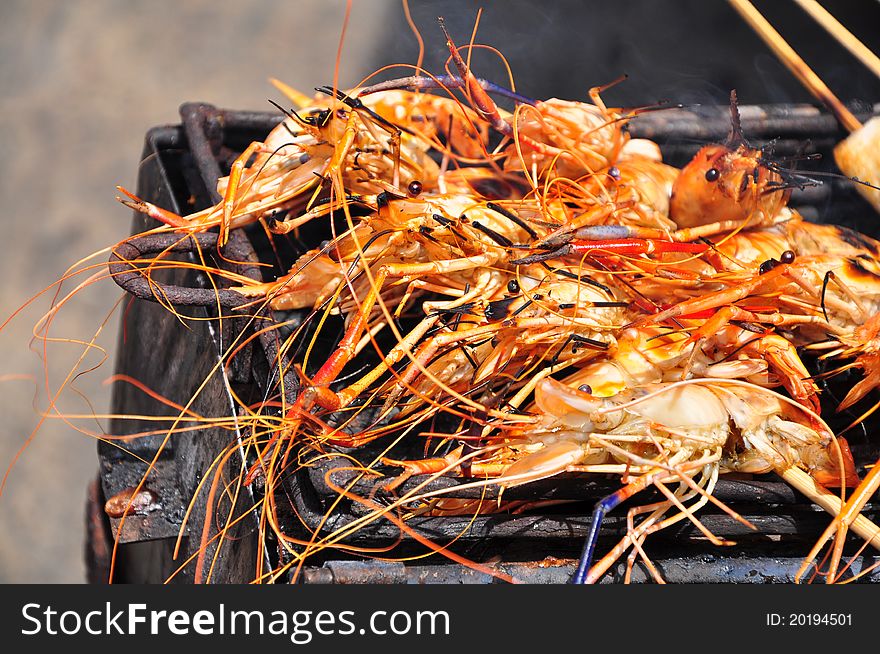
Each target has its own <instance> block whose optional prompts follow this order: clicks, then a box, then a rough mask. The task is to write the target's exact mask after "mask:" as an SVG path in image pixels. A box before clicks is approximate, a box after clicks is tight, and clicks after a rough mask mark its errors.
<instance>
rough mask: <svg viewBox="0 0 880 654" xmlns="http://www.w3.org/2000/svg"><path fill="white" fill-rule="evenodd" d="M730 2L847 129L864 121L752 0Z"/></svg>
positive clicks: (858, 125) (855, 126)
mask: <svg viewBox="0 0 880 654" xmlns="http://www.w3.org/2000/svg"><path fill="white" fill-rule="evenodd" d="M730 4H731V5H733V8H734V9H736V10H737V11H738V12H739V14H740V15H741V16H742V17H743V19H744V20H745V21H746V22H747V23H748V24H749V25H750V26H751V28H752V29H753V30H755V32H757V33H758V36H760V37H761V38H762V39H763V40H764V43H766V44H767V45H768V46H769V47H770V49H771V50H773V52H774V53H775V54H776V56H777V57H779V59H780V60H781V61H782V63H783V64H785V67H786V68H788V69H789V70H790V71H791V72H792V74H793V75H794V76H795V77H797V78H798V79H799V80H800V82H801V84H803V85H804V86H806V87H807V89H808V90H809V91H810V93H812V94H813V96H815V97H816V99H818V100H819V101H820V102H821V103H822V104H824V105H825V106H826V107H828V109H829V110H830V111H831V113H833V114H834V115H835V116H836V117H837V120H838V121H840V124H841V125H843V126H844V127H845V128H846V129H847V131H849V132H855V131H857V130H858V129H859V128H860V127H861V126H862V124H861V123H860V122H859V119H858V118H856V117H855V116H854V115H853V114H852V112H851V111H850V110H849V109H847V108H846V107H845V106H844V105H843V103H842V102H841V101H840V100H838V99H837V96H835V95H834V93H832V91H831V89H829V88H828V87H827V86H826V85H825V82H823V81H822V80H821V79H820V78H819V76H818V75H816V73H814V72H813V70H812V69H811V68H810V67H809V66H808V65H807V62H805V61H804V60H803V59H801V57H800V55H799V54H798V53H797V52H795V51H794V48H792V47H791V46H790V45H789V44H788V43H787V42H786V41H785V39H783V38H782V35H781V34H780V33H779V32H777V31H776V29H775V28H774V27H773V26H772V25H771V24H770V23H769V22H768V21H767V19H766V18H764V17H763V16H762V15H761V13H760V12H759V11H758V10H757V9H755V6H754V5H753V4H752V3H751V2H749V0H730Z"/></svg>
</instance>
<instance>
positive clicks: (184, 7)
mask: <svg viewBox="0 0 880 654" xmlns="http://www.w3.org/2000/svg"><path fill="white" fill-rule="evenodd" d="M756 3H757V4H758V5H759V6H760V7H761V8H762V9H763V10H764V11H766V12H768V15H769V16H770V17H771V19H772V20H773V21H774V22H776V24H777V25H780V26H781V27H782V26H784V27H785V29H784V30H783V31H784V32H785V34H786V36H787V37H788V38H790V39H792V43H793V45H794V46H795V47H796V48H797V49H798V50H800V51H801V52H802V53H803V54H804V56H805V57H806V58H807V59H808V61H809V62H810V64H811V65H813V66H815V67H816V70H817V72H818V73H819V74H820V75H821V76H822V77H823V78H825V79H826V80H827V81H828V82H829V84H830V85H831V86H832V87H833V88H834V89H835V90H836V91H837V92H838V93H840V94H841V96H842V97H843V98H844V99H850V98H860V99H862V100H866V101H869V102H877V101H878V100H880V82H878V81H877V80H876V79H875V78H873V77H872V76H870V75H868V74H866V72H865V71H864V70H863V69H861V68H860V67H859V66H858V65H857V64H854V62H853V61H852V59H851V58H850V57H848V55H846V54H845V53H843V52H842V51H841V50H840V48H838V47H837V46H835V45H833V44H830V43H829V40H828V38H827V37H825V36H824V35H823V33H822V32H821V30H820V29H819V28H817V27H816V26H815V25H813V24H811V23H810V21H809V19H806V18H804V16H803V15H801V14H800V13H799V10H798V9H796V8H794V5H793V3H779V2H770V0H761V1H760V2H758V1H757V0H756ZM411 4H412V5H413V16H414V17H415V18H416V20H417V21H418V23H419V25H420V27H421V28H422V30H423V33H424V35H425V37H426V40H427V42H428V43H427V44H428V59H427V61H428V62H429V65H430V67H431V68H432V70H435V71H437V70H438V67H439V66H441V65H442V62H443V60H444V58H445V56H446V52H445V49H444V45H443V41H442V39H440V38H439V34H438V30H437V27H436V22H435V17H436V16H438V15H444V16H445V17H446V18H447V23H448V25H449V26H450V29H451V30H452V31H453V33H454V34H456V35H458V36H457V38H458V39H459V40H460V41H461V42H465V41H466V40H467V38H468V36H469V35H470V30H471V28H472V25H473V19H474V15H475V13H476V9H477V8H478V7H479V6H485V7H486V12H485V13H484V15H483V21H482V23H481V27H480V32H479V35H480V39H481V40H483V41H485V42H488V43H491V44H493V45H496V46H498V47H499V48H500V49H502V50H503V51H504V53H505V54H506V55H507V56H508V58H509V60H510V63H511V66H512V69H513V72H514V74H515V76H516V78H517V83H518V88H519V89H520V90H521V91H522V92H524V93H526V94H527V95H533V96H535V97H544V96H552V95H556V96H558V97H565V98H570V99H584V97H585V92H586V89H587V88H589V87H590V86H593V85H597V84H602V83H605V82H608V81H610V80H612V79H614V78H615V77H617V76H618V75H620V74H621V73H629V74H630V81H628V82H627V83H626V84H624V85H622V86H621V87H618V88H616V89H613V90H612V91H610V92H609V94H608V96H607V97H608V100H609V102H610V103H612V104H613V103H621V104H627V103H632V104H639V103H641V104H650V103H652V102H654V101H656V100H659V99H661V98H669V99H671V100H672V101H676V102H693V101H702V102H722V103H723V102H724V101H725V98H726V97H727V94H728V93H729V90H730V88H732V87H736V88H737V89H739V90H740V91H741V92H740V98H741V101H743V102H745V103H762V102H803V101H809V97H808V96H807V95H806V94H805V92H804V91H803V90H802V89H801V88H800V87H799V85H798V84H797V83H795V82H793V81H792V80H791V78H790V76H789V75H788V74H787V73H786V71H785V70H784V68H783V67H782V66H781V65H780V64H779V63H778V62H777V61H775V59H774V58H773V57H772V55H770V54H769V53H768V51H767V50H766V48H764V47H763V46H762V44H761V43H760V41H759V40H758V39H757V38H756V37H755V36H754V35H753V34H751V32H750V31H749V30H748V28H746V27H745V26H744V25H743V24H742V23H741V21H740V20H739V19H738V18H737V17H736V16H735V14H733V13H732V10H731V9H730V8H729V6H728V5H727V3H726V2H723V1H722V0H716V2H705V1H704V0H677V1H676V2H662V3H661V2H658V1H655V0H627V1H625V2H624V1H621V2H617V3H609V2H604V1H599V0H595V1H593V0H591V1H590V2H585V1H582V0H556V1H554V2H542V3H538V2H529V1H527V0H485V1H483V2H477V1H476V0H411ZM823 4H825V6H827V7H828V8H829V9H831V10H832V11H833V12H834V13H836V14H837V15H839V16H840V17H841V18H842V19H843V20H844V21H845V22H847V24H848V25H850V27H851V28H853V29H855V30H856V31H857V33H858V34H859V35H860V36H861V37H862V38H864V39H867V40H868V44H869V45H870V46H871V47H873V48H874V49H875V50H877V49H880V47H878V46H880V43H878V40H880V34H878V33H877V31H876V30H871V29H870V28H869V27H868V26H870V25H876V24H877V23H876V20H877V19H878V12H880V5H878V4H877V3H876V2H873V1H870V0H863V1H862V2H857V3H856V2H851V1H850V0H824V3H823ZM344 7H345V3H344V2H343V0H236V1H235V2H229V1H228V2H219V1H218V0H188V1H186V2H181V1H178V0H149V1H148V0H138V1H136V2H131V1H123V0H91V1H90V2H79V3H74V2H66V1H63V0H54V1H53V0H37V1H26V0H0V207H2V225H3V231H2V232H0V233H2V237H3V238H2V240H0V280H2V282H0V320H5V318H6V317H7V316H8V315H9V314H10V313H12V311H14V310H15V309H16V307H18V306H20V305H21V304H22V303H23V302H25V300H26V299H27V298H29V297H32V296H33V295H34V294H36V293H38V292H39V291H40V290H41V289H43V288H44V287H46V286H47V285H48V284H51V283H52V282H53V281H54V280H56V279H58V277H59V276H61V275H62V274H63V273H64V270H65V268H66V267H67V266H68V265H70V264H72V263H73V262H75V261H77V260H78V259H80V258H82V257H84V256H86V255H88V254H89V253H92V252H94V251H96V250H100V249H101V248H104V247H106V246H108V245H111V244H113V243H115V242H116V241H118V240H119V239H121V238H122V237H124V236H125V235H126V234H127V232H128V229H129V222H130V212H129V211H128V210H127V209H125V208H124V207H122V206H121V205H119V204H117V203H116V202H115V200H114V196H115V195H116V191H115V189H114V186H115V185H116V184H122V185H124V186H127V187H131V188H133V187H134V185H135V180H136V175H137V160H138V157H139V156H140V152H141V148H142V142H143V136H144V133H145V131H146V130H147V129H148V128H149V127H151V126H153V125H157V124H161V123H171V122H178V117H177V107H178V106H179V105H180V104H181V103H182V102H185V101H205V102H210V103H213V104H216V105H219V106H224V107H230V108H237V109H258V110H265V109H268V108H269V105H268V103H267V102H266V98H267V97H272V98H276V99H279V98H278V95H277V93H276V92H275V91H274V89H272V87H271V86H270V85H269V84H268V83H267V81H266V80H267V78H268V77H278V78H280V79H282V80H285V81H287V82H288V83H290V84H292V85H293V86H296V87H298V88H301V89H303V90H306V91H307V90H309V89H311V88H312V87H314V86H316V85H319V84H326V83H329V82H331V81H332V79H333V65H334V60H335V56H336V48H337V44H338V38H339V30H340V28H341V25H342V17H343V13H344ZM402 15H403V12H402V11H401V9H400V2H399V0H359V1H358V2H355V3H354V10H353V15H352V19H351V24H350V29H349V32H348V36H347V39H346V44H345V50H344V52H343V57H342V68H341V72H340V80H339V81H340V85H342V86H346V85H352V84H354V83H356V82H357V81H358V80H359V79H360V77H361V76H362V75H365V74H367V73H368V72H370V71H372V70H373V69H375V68H377V67H378V66H380V65H383V64H386V63H390V62H408V63H414V62H415V57H416V53H417V50H416V46H415V41H414V39H413V38H412V36H411V34H410V33H409V30H408V28H407V26H406V24H405V22H404V20H403V18H402ZM475 61H476V62H478V65H479V66H480V69H479V72H480V74H482V75H485V76H488V77H491V78H493V79H498V80H499V81H503V80H504V79H505V77H504V76H503V71H501V69H500V68H498V67H497V65H495V63H496V62H495V60H494V57H493V56H491V55H487V54H485V52H479V53H477V54H476V55H475ZM493 66H494V67H493ZM105 259H106V255H102V256H100V257H99V258H98V259H97V261H104V260H105ZM75 281H76V282H78V281H82V279H78V280H75ZM119 297H120V293H119V292H118V291H117V289H116V287H115V285H113V284H112V283H109V282H103V283H101V284H100V285H98V286H93V287H90V288H87V289H85V290H84V291H83V292H81V293H79V294H78V295H77V296H76V297H75V299H74V300H72V301H71V302H70V303H69V304H67V305H65V306H64V307H63V309H62V311H61V312H60V313H59V315H58V316H57V317H56V318H55V321H54V323H53V327H52V335H53V336H57V337H59V338H67V339H80V340H86V341H88V340H89V339H91V338H92V336H93V335H94V334H95V331H96V330H97V329H98V328H99V327H100V326H101V324H102V321H103V319H104V318H105V317H106V316H107V315H108V313H109V312H110V310H111V308H112V307H113V305H114V303H115V302H116V300H117V299H118V298H119ZM49 303H50V297H49V296H46V297H43V298H40V299H39V300H38V301H37V302H36V303H35V304H34V305H33V306H32V307H30V308H29V309H28V310H27V311H26V312H24V313H23V314H22V315H20V316H18V317H17V318H16V319H15V320H14V321H13V322H11V323H10V324H8V325H6V326H5V327H3V329H2V331H0V416H2V420H0V424H2V427H0V471H2V470H3V469H5V467H6V465H7V464H9V463H10V462H11V461H12V459H13V457H14V455H15V452H16V451H17V450H18V449H19V448H20V447H21V445H22V444H23V443H24V442H25V441H26V440H27V439H28V437H29V434H31V432H32V430H34V428H35V427H36V426H37V424H38V415H37V414H38V411H39V410H43V409H45V408H46V406H47V399H46V391H45V382H44V381H43V371H42V367H41V359H40V357H39V350H40V345H39V343H37V344H36V345H35V346H34V348H35V349H36V351H31V350H29V349H28V341H29V337H30V330H31V328H32V326H33V325H34V323H35V322H36V321H37V320H38V319H39V317H40V315H41V314H42V313H43V312H45V311H46V310H47V309H48V307H49ZM116 331H117V322H116V321H115V320H114V319H111V320H110V322H109V323H108V324H107V325H106V327H105V328H104V330H103V332H102V333H101V334H100V335H99V338H98V340H97V342H98V343H99V344H100V345H102V346H103V347H104V348H106V349H107V352H108V355H109V356H110V357H112V355H113V352H112V349H113V345H114V343H115V338H116ZM81 350H82V347H81V346H75V345H72V344H70V343H57V344H54V345H53V346H52V348H51V350H50V357H49V359H50V363H51V370H50V372H49V388H50V390H51V391H52V392H54V391H55V390H56V389H57V388H58V387H59V385H60V384H61V383H62V382H63V381H64V379H65V374H66V373H67V371H68V370H69V369H70V367H71V365H73V364H74V363H75V362H76V358H77V356H78V355H79V353H80V352H81ZM99 360H100V356H99V354H98V351H97V350H95V351H94V353H92V354H90V355H89V356H87V358H86V360H85V361H84V362H83V363H82V364H81V366H80V368H81V369H84V368H88V367H91V366H92V365H94V364H96V363H97V362H98V361H99ZM111 373H112V362H111V361H108V362H107V363H106V364H105V365H104V366H103V367H101V368H100V369H98V370H97V371H96V372H94V373H92V374H89V375H83V376H81V377H79V378H77V379H76V380H75V383H74V384H73V385H72V386H71V387H70V388H69V389H68V390H67V391H66V392H65V394H64V398H63V400H62V401H61V403H60V406H61V407H62V409H63V411H64V412H66V413H85V414H89V413H92V412H95V413H104V412H106V411H107V409H108V406H109V391H108V389H107V388H106V387H104V386H102V384H101V382H102V380H104V379H105V378H106V377H107V376H109V375H110V374H111ZM38 389H39V392H37V390H38ZM35 392H37V394H36V395H35ZM78 424H79V425H80V426H82V427H87V428H89V429H93V430H94V431H100V429H101V425H100V421H98V422H97V423H96V422H95V421H94V420H92V421H87V420H82V421H79V423H78ZM96 465H97V459H96V455H95V442H94V440H93V439H92V438H89V437H86V436H83V435H80V434H78V433H77V432H76V431H75V430H74V429H72V428H71V427H70V426H68V425H65V424H64V423H62V422H61V421H59V420H58V419H57V418H50V419H48V420H47V421H46V422H45V423H44V424H43V425H42V426H41V428H40V429H39V431H38V432H37V433H36V436H35V438H34V439H33V442H32V444H31V446H30V447H29V448H28V449H27V451H26V452H25V453H24V455H23V456H22V457H21V459H20V460H18V461H17V462H16V463H15V465H14V467H13V469H12V472H11V474H10V476H9V479H8V483H7V484H6V487H5V489H4V491H3V495H2V497H0V582H12V581H27V582H47V581H65V582H78V581H82V580H84V564H83V562H82V561H83V559H82V549H83V505H84V500H85V487H86V483H87V482H88V480H89V479H90V478H91V477H92V476H93V475H94V472H95V468H96Z"/></svg>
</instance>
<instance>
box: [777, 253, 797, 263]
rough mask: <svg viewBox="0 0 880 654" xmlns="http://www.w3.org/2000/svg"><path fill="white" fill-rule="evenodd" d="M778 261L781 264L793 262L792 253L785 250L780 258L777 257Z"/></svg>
mask: <svg viewBox="0 0 880 654" xmlns="http://www.w3.org/2000/svg"><path fill="white" fill-rule="evenodd" d="M779 260H780V261H781V262H782V263H791V262H792V261H794V252H792V251H791V250H786V251H785V252H783V253H782V256H781V257H779Z"/></svg>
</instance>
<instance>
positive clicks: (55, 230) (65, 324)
mask: <svg viewBox="0 0 880 654" xmlns="http://www.w3.org/2000/svg"><path fill="white" fill-rule="evenodd" d="M344 8H345V4H344V2H341V1H340V0H306V1H303V0H298V1H297V2H290V1H284V0H237V1H236V2H228V3H222V2H220V3H218V2H216V0H190V1H188V2H185V3H184V2H177V1H175V0H153V1H149V2H147V1H142V2H123V1H121V0H117V1H114V0H97V1H92V2H83V3H74V2H61V1H57V2H45V1H42V2H30V1H11V0H2V2H0V89H2V92H0V117H2V119H0V199H2V205H0V206H2V223H3V238H2V243H3V245H2V253H0V280H2V284H0V308H2V312H0V313H2V316H0V320H5V319H6V317H7V316H8V315H9V314H10V313H11V312H12V311H13V310H14V309H15V308H17V307H18V306H19V305H21V304H22V303H23V302H24V301H25V300H26V299H27V298H29V297H31V296H33V295H34V294H35V293H37V292H39V291H40V290H41V289H42V288H44V287H45V286H47V285H48V284H50V283H52V282H53V281H54V280H56V279H57V278H58V277H59V276H61V275H62V274H63V273H64V270H65V268H66V267H67V266H68V265H69V264H72V263H73V262H75V261H76V260H78V259H79V258H81V257H84V256H86V255H88V254H89V253H91V252H93V251H95V250H99V249H101V248H103V247H106V246H108V245H111V244H112V243H114V242H116V241H117V240H119V239H120V238H122V237H123V236H125V235H126V234H127V233H128V229H129V222H130V218H131V214H130V211H129V210H128V209H126V208H125V207H123V206H121V205H119V204H118V203H116V201H115V200H114V197H115V195H116V191H115V188H114V185H116V184H122V185H124V186H128V187H131V188H134V184H135V180H136V174H137V161H138V158H139V156H140V152H141V148H142V144H143V137H144V133H145V132H146V130H147V129H148V128H149V127H151V126H153V125H157V124H162V123H170V122H178V118H177V107H178V105H180V104H181V103H182V102H184V101H187V100H199V101H205V102H211V103H214V104H216V105H218V106H224V107H232V108H237V109H259V110H267V109H270V106H269V104H268V103H267V102H266V98H268V97H272V98H275V99H280V98H279V97H278V94H277V93H276V92H275V91H274V89H273V88H272V87H271V86H270V85H269V84H268V83H267V81H266V80H267V78H268V77H270V76H273V77H278V78H279V79H283V80H285V81H287V82H288V83H290V84H292V85H294V86H297V87H301V88H303V89H305V90H308V89H311V88H312V87H314V86H316V85H318V84H324V83H327V82H330V81H332V79H333V64H334V59H335V54H336V48H337V44H338V39H339V31H340V28H341V25H342V17H343V14H344ZM392 9H393V10H394V11H399V9H398V8H397V5H396V3H393V2H385V1H382V2H375V1H374V2H369V3H360V4H359V5H358V6H355V8H354V11H353V15H352V25H351V29H350V30H349V33H348V37H347V39H346V44H345V50H344V53H343V62H342V64H343V65H342V68H341V72H340V83H341V84H343V85H345V84H353V83H355V82H356V81H357V79H359V76H361V75H363V74H365V73H367V72H369V69H368V66H369V65H370V62H371V61H372V60H373V59H374V53H373V48H374V40H373V38H372V37H373V35H374V34H375V33H376V31H377V28H378V27H379V25H381V24H382V23H383V21H384V19H385V18H384V17H385V15H386V14H387V12H389V11H390V10H392ZM356 78H357V79H356ZM104 259H106V256H102V257H100V259H99V260H104ZM118 297H119V293H118V291H117V288H116V287H115V285H113V284H112V283H108V282H102V283H101V284H99V285H98V286H94V287H91V288H89V289H87V290H85V291H83V292H82V293H80V294H79V295H78V296H77V297H76V298H75V299H74V300H73V301H72V302H71V303H70V304H69V305H67V306H65V307H64V309H63V310H62V311H61V313H60V314H59V315H58V317H57V318H56V320H55V323H54V325H53V328H52V335H55V336H58V337H62V338H76V339H85V340H89V339H90V338H91V337H92V335H93V334H94V333H95V330H96V329H98V328H99V327H100V325H101V322H102V320H103V319H104V317H105V316H106V315H107V314H108V312H109V311H110V309H111V308H112V306H113V305H114V303H115V302H116V300H117V299H118ZM49 302H50V298H49V297H48V296H46V297H44V298H41V299H40V300H38V301H37V303H36V304H35V305H34V308H33V310H29V311H26V312H25V313H24V314H23V315H21V316H20V317H19V318H17V319H16V320H15V321H13V322H12V323H11V324H9V325H7V326H6V327H5V328H4V329H3V331H2V332H0V353H2V354H0V415H2V416H3V419H2V427H0V467H2V469H3V470H5V468H6V466H7V464H9V463H10V461H11V459H12V457H13V455H14V453H15V452H16V451H17V450H18V448H19V447H20V446H21V444H22V443H23V442H24V441H25V439H26V438H27V437H28V435H29V434H30V433H31V431H32V430H33V429H34V427H35V426H36V425H37V422H38V417H37V414H36V412H35V408H34V406H32V404H33V403H35V404H36V407H37V408H38V409H45V407H46V397H45V396H46V394H45V391H44V390H41V391H40V394H39V396H38V397H37V398H36V400H34V393H35V388H37V387H40V388H42V387H43V386H44V383H43V382H42V381H41V379H40V378H41V377H42V371H41V362H40V359H39V358H38V355H37V353H35V352H32V351H30V350H29V349H28V340H29V335H30V330H31V327H32V326H33V324H34V323H35V322H36V320H37V319H38V318H39V316H40V315H41V314H42V313H43V312H44V311H46V310H47V309H48V307H49ZM116 330H117V322H116V321H115V320H111V321H110V323H109V324H108V325H107V326H106V328H105V329H104V332H103V333H102V334H101V337H100V339H99V342H100V343H101V344H102V345H103V346H104V347H107V348H111V349H112V347H113V344H114V343H115V338H116ZM81 349H82V348H81V347H76V346H72V345H65V344H58V345H55V346H53V347H52V348H51V350H50V357H49V358H50V363H51V366H52V373H51V376H50V388H51V389H52V390H53V392H54V390H56V389H57V388H58V386H59V384H60V382H62V381H63V380H64V375H65V374H66V372H67V370H68V369H69V367H70V365H71V364H73V363H74V362H75V361H76V356H78V354H79V352H80V351H81ZM110 354H111V356H112V352H111V353H110ZM98 360H99V357H97V356H89V357H88V358H87V360H86V362H85V363H84V364H83V367H89V366H90V365H91V364H94V363H96V362H97V361H98ZM111 373H112V365H111V362H108V363H107V364H105V365H104V366H103V367H102V368H101V369H99V370H98V371H97V372H95V373H92V374H90V375H87V376H84V377H83V378H82V379H80V380H77V382H76V384H75V386H76V390H74V389H73V388H71V389H69V390H68V391H67V392H65V398H66V399H65V401H64V402H63V403H62V404H61V406H62V407H63V409H64V411H66V412H73V413H87V412H90V411H91V410H92V408H93V409H94V411H95V412H97V413H105V412H106V411H107V410H108V406H109V393H108V389H107V388H106V387H104V386H102V385H101V381H102V380H103V379H105V378H106V377H107V376H108V375H110V374H111ZM20 375H30V376H31V377H32V379H22V378H19V376H20ZM76 391H79V392H81V393H82V397H80V396H79V395H78V394H77V392H76ZM83 398H88V402H86V401H85V400H84V399H83ZM32 400H34V402H33V403H32ZM80 424H81V425H83V426H87V427H89V428H93V429H95V430H98V426H97V425H96V424H95V422H94V421H91V422H90V423H89V421H80ZM96 466H97V459H96V455H95V442H94V440H93V439H91V438H88V437H85V436H82V435H80V434H78V433H77V432H76V431H74V430H73V429H71V428H70V427H69V426H67V425H65V424H63V423H62V422H60V421H59V420H58V419H57V418H55V419H50V420H48V421H47V422H46V423H45V424H43V426H42V427H41V428H40V430H39V432H38V433H37V434H36V437H35V438H34V440H33V442H32V444H31V446H30V447H29V448H28V449H27V451H26V452H25V453H24V454H23V456H22V458H21V459H20V460H19V461H18V462H17V463H16V464H15V466H14V467H13V469H12V472H11V474H10V476H9V479H8V483H7V485H6V488H5V489H4V492H3V495H2V497H0V581H3V582H49V581H60V582H79V581H83V580H84V564H83V562H82V548H83V545H82V543H83V506H84V500H85V487H86V483H87V481H88V480H89V479H90V478H91V477H92V476H93V475H94V473H95V470H96Z"/></svg>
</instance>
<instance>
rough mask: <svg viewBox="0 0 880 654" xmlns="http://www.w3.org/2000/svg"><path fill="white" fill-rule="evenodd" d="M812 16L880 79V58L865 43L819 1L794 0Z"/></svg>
mask: <svg viewBox="0 0 880 654" xmlns="http://www.w3.org/2000/svg"><path fill="white" fill-rule="evenodd" d="M794 1H795V2H796V3H797V4H799V5H800V6H801V9H803V10H804V11H806V12H807V13H808V14H810V16H811V17H812V18H813V19H814V20H815V21H816V22H817V23H819V24H820V25H821V26H822V27H824V28H825V30H826V31H827V32H828V33H829V34H831V36H833V37H834V38H835V39H837V41H838V42H839V43H840V45H842V46H843V47H844V48H846V49H847V50H849V51H850V53H852V55H853V56H854V57H855V58H856V59H858V60H859V61H861V62H862V63H863V64H864V65H865V67H866V68H868V69H869V70H870V71H871V72H872V73H874V74H875V75H876V76H877V77H880V57H878V56H877V55H875V54H874V53H873V52H871V49H870V48H868V46H866V45H865V44H864V43H862V42H861V41H859V39H858V38H857V37H856V36H855V34H853V33H852V32H850V31H849V30H848V29H846V27H844V26H843V25H842V24H841V23H840V21H838V20H837V19H836V18H835V17H834V16H832V15H831V14H830V13H829V12H828V10H827V9H825V7H823V6H822V5H820V4H819V3H818V2H817V0H794Z"/></svg>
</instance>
